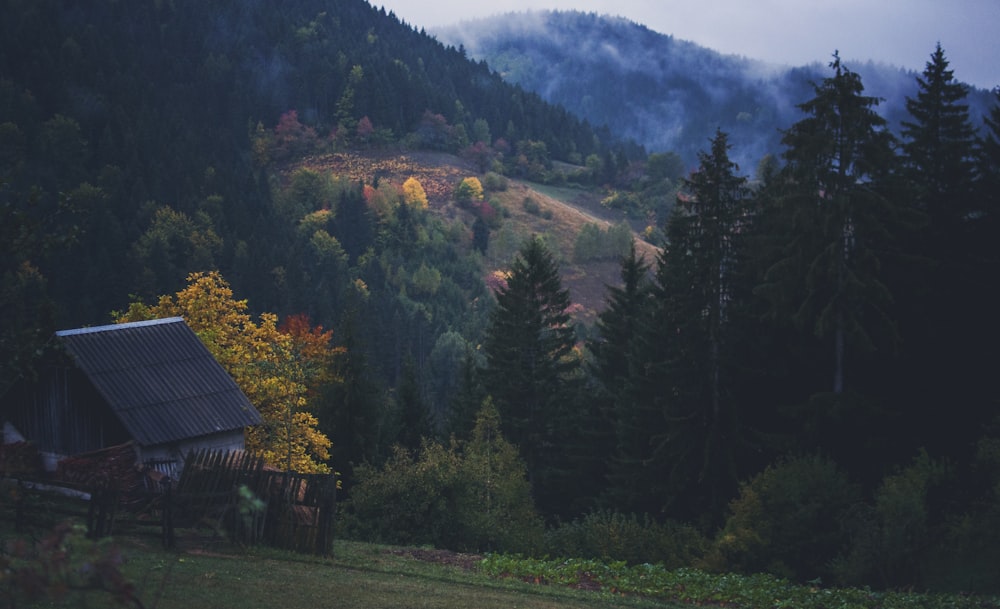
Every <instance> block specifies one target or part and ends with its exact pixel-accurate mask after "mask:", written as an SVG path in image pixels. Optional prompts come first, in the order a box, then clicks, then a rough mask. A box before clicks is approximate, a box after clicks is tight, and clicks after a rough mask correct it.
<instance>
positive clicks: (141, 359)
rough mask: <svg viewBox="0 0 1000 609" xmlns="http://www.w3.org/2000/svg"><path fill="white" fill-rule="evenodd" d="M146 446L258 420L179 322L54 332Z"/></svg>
mask: <svg viewBox="0 0 1000 609" xmlns="http://www.w3.org/2000/svg"><path fill="white" fill-rule="evenodd" d="M56 336H57V337H58V338H59V340H60V342H62V344H63V345H64V346H65V347H66V350H67V351H68V352H69V353H70V355H71V356H72V357H73V359H74V360H75V362H76V364H77V366H78V367H79V368H80V370H82V371H83V373H84V374H86V375H87V377H88V378H89V379H90V381H91V382H92V383H93V384H94V387H95V388H96V389H97V391H98V392H99V393H100V394H101V396H102V397H103V398H104V399H105V400H106V401H107V403H108V404H109V405H110V406H111V410H112V411H113V412H114V413H115V414H116V415H117V416H118V418H119V419H120V420H121V422H122V424H123V425H124V426H125V429H126V430H127V431H128V432H129V434H130V435H131V436H132V437H133V438H134V439H135V440H136V442H138V443H139V444H141V445H145V446H149V445H153V444H163V443H167V442H174V441H177V440H183V439H186V438H194V437H198V436H204V435H208V434H213V433H218V432H223V431H231V430H235V429H241V428H243V427H246V426H248V425H256V424H258V423H260V422H261V418H260V413H258V412H257V409H255V408H254V407H253V405H252V404H251V403H250V400H248V399H247V397H246V396H245V395H244V394H243V392H242V391H241V390H240V388H239V387H238V386H237V385H236V382H235V381H234V380H233V378H232V377H231V376H229V374H228V373H227V372H226V371H225V369H223V368H222V366H221V365H220V364H219V363H218V362H217V361H216V360H215V358H214V357H213V356H212V354H211V353H210V352H209V351H208V349H207V348H206V347H205V345H204V344H202V342H201V340H200V339H199V338H198V336H197V335H196V334H195V333H194V332H193V331H192V330H191V328H189V327H188V325H187V324H186V323H184V320H183V319H182V318H180V317H170V318H165V319H156V320H152V321H141V322H134V323H125V324H115V325H110V326H99V327H95V328H81V329H78V330H64V331H61V332H56Z"/></svg>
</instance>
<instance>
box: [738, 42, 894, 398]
mask: <svg viewBox="0 0 1000 609" xmlns="http://www.w3.org/2000/svg"><path fill="white" fill-rule="evenodd" d="M830 67H831V68H832V69H833V71H834V75H833V76H831V77H829V78H826V79H824V80H823V81H822V83H820V84H819V85H814V90H815V94H816V95H815V97H814V98H813V99H811V100H809V101H807V102H805V103H803V104H800V105H799V108H801V109H802V111H803V112H805V114H806V115H807V116H806V118H804V119H802V120H801V121H799V122H798V123H795V124H794V125H793V126H792V127H791V128H790V129H789V130H788V131H787V132H786V133H785V135H784V137H783V139H782V142H783V143H784V144H785V146H787V150H786V152H785V154H784V156H785V159H786V161H787V165H786V166H785V168H784V172H783V173H784V175H783V176H782V177H781V178H780V179H782V180H783V181H785V183H786V184H785V190H786V192H785V194H784V196H783V197H782V200H781V201H779V203H778V204H779V205H781V206H782V207H783V210H781V212H780V213H781V214H782V216H783V219H784V222H786V226H785V229H786V233H785V234H786V235H787V236H788V239H789V240H788V242H787V243H786V245H785V248H784V250H785V256H784V257H783V258H782V259H780V260H778V261H777V262H776V263H775V264H773V266H771V268H769V269H768V272H767V274H766V276H765V283H764V285H762V286H761V287H760V288H759V290H758V291H759V293H760V294H762V295H763V296H765V297H766V298H768V299H769V300H770V301H771V303H772V305H773V307H774V309H773V311H774V313H775V314H776V315H778V316H781V315H789V316H791V318H792V319H793V320H794V322H795V324H796V325H797V327H799V328H800V329H803V330H806V331H807V332H810V333H812V334H813V335H815V337H816V338H818V339H820V340H821V341H827V342H828V347H829V348H830V349H831V350H832V358H830V360H828V361H831V362H832V366H830V368H832V369H831V370H830V372H831V374H830V377H831V381H832V382H830V384H829V385H828V387H829V388H830V390H831V392H832V393H834V394H840V393H843V392H844V391H845V389H846V388H847V386H848V385H847V383H848V377H847V371H848V366H849V364H850V359H849V357H848V349H849V348H855V349H857V350H863V351H870V350H873V349H875V348H876V345H877V344H879V342H880V338H883V339H884V338H894V333H895V332H894V329H893V327H892V326H893V324H892V320H891V317H890V314H889V307H890V305H891V303H892V298H891V296H890V294H889V292H888V290H887V288H886V286H885V283H884V280H883V277H882V276H881V274H880V268H881V260H880V258H879V257H880V255H881V253H882V252H884V251H886V249H887V248H888V247H889V241H890V233H889V231H888V228H889V222H890V220H891V215H892V214H891V206H890V201H889V200H888V199H887V198H886V197H885V196H884V193H883V192H882V189H883V188H884V183H885V181H886V180H887V178H888V176H889V172H890V171H891V169H892V168H893V162H894V156H893V150H892V143H893V138H892V135H891V134H890V133H889V132H888V130H887V129H886V122H885V120H884V119H883V118H882V117H881V116H879V115H878V114H877V113H876V111H875V106H877V105H878V103H879V100H878V99H877V98H874V97H869V96H865V95H862V93H863V91H864V86H863V85H862V83H861V77H860V76H858V75H857V74H856V73H854V72H852V71H850V70H849V69H847V68H845V67H844V66H843V65H842V64H841V62H840V57H839V56H838V55H837V54H834V60H833V61H832V62H831V64H830ZM880 335H881V336H880Z"/></svg>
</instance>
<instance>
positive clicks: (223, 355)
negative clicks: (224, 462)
mask: <svg viewBox="0 0 1000 609" xmlns="http://www.w3.org/2000/svg"><path fill="white" fill-rule="evenodd" d="M187 281H188V285H187V287H186V288H184V289H182V290H181V291H179V292H177V294H176V295H174V296H161V297H160V299H159V301H158V302H157V303H156V304H155V305H152V306H149V305H145V304H143V303H139V302H133V303H132V304H131V305H130V306H129V308H128V310H127V311H125V312H124V313H115V314H114V317H115V321H116V322H118V323H123V322H128V321H142V320H147V319H157V318H162V317H183V318H184V321H185V322H187V324H188V326H190V327H191V329H192V330H193V331H194V332H195V334H197V335H198V337H199V338H200V339H201V341H202V342H203V343H205V346H206V347H208V350H209V351H210V352H211V353H212V355H214V356H215V359H217V360H218V361H219V363H220V364H222V367H223V368H225V369H226V371H227V372H229V374H230V375H231V376H232V377H233V379H234V380H235V381H236V384H237V385H239V387H240V389H242V390H243V393H245V394H246V396H247V397H248V398H249V399H250V402H251V403H252V404H253V405H254V406H255V407H256V408H257V410H258V411H259V412H260V414H261V417H262V419H263V423H262V424H261V425H258V426H255V427H251V428H248V429H247V430H246V447H247V450H250V451H252V452H256V453H258V454H260V455H263V456H264V459H265V460H266V461H267V462H268V463H269V464H271V465H274V466H276V467H280V468H282V469H286V470H290V471H296V472H303V473H328V472H329V471H330V468H329V466H327V465H326V464H325V463H324V461H326V460H327V459H329V458H330V439H329V438H327V437H326V436H325V435H323V433H321V432H320V431H319V421H318V420H317V419H316V417H315V416H313V414H312V413H311V412H310V411H309V404H308V396H309V393H310V392H309V389H310V385H311V384H312V383H314V382H315V383H319V382H333V380H334V379H333V378H332V377H330V376H329V374H330V373H329V372H326V371H322V372H321V371H320V369H321V368H329V367H330V366H329V363H330V360H329V359H327V358H333V357H335V355H336V353H337V351H335V350H333V349H332V347H329V340H330V338H331V337H332V332H330V331H327V332H323V331H322V328H319V329H316V330H313V329H309V330H305V329H303V328H301V327H300V326H301V323H302V322H301V320H298V321H296V322H294V323H295V324H297V325H296V326H295V328H296V330H295V332H294V333H292V332H288V333H286V332H281V331H280V330H279V329H278V326H277V316H276V315H274V314H272V313H263V314H261V316H260V320H259V321H258V322H255V321H254V320H253V318H252V317H251V316H250V315H249V313H247V301H246V300H237V299H236V298H234V297H233V290H232V288H230V286H229V284H228V283H227V282H226V280H225V279H224V278H223V277H222V275H221V274H220V273H219V272H218V271H212V272H208V273H192V274H190V275H188V278H187ZM324 341H325V342H326V346H327V350H326V351H324V350H323V348H322V344H323V342H324ZM322 375H327V376H325V377H324V376H322Z"/></svg>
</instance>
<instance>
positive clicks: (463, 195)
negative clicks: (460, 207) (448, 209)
mask: <svg viewBox="0 0 1000 609" xmlns="http://www.w3.org/2000/svg"><path fill="white" fill-rule="evenodd" d="M455 200H457V201H458V202H459V203H462V204H466V205H467V204H469V203H474V202H477V201H482V200H483V184H482V182H480V181H479V178H477V177H475V176H472V177H468V178H464V179H463V180H462V181H461V182H459V183H458V186H456V187H455Z"/></svg>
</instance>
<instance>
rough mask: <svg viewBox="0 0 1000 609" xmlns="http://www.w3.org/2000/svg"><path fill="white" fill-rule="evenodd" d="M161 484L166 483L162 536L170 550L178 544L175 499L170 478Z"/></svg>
mask: <svg viewBox="0 0 1000 609" xmlns="http://www.w3.org/2000/svg"><path fill="white" fill-rule="evenodd" d="M161 484H163V485H164V487H165V488H164V489H163V508H162V510H161V511H162V517H163V526H162V536H163V547H164V548H167V549H168V550H172V549H173V548H174V546H175V545H176V539H174V513H173V510H174V501H173V492H172V490H171V489H172V487H173V485H172V484H171V481H170V478H169V477H168V478H165V479H164V480H163V481H162V482H161Z"/></svg>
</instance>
